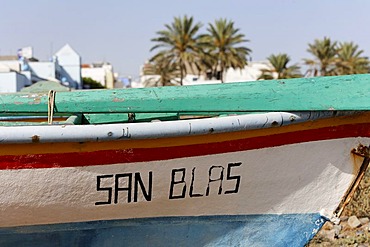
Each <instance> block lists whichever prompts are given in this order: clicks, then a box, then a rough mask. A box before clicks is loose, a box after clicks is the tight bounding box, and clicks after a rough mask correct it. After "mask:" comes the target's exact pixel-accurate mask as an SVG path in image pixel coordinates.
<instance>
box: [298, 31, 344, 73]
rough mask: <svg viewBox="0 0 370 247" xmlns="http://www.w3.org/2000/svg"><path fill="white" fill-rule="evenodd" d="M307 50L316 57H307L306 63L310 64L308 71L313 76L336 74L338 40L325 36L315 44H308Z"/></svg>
mask: <svg viewBox="0 0 370 247" xmlns="http://www.w3.org/2000/svg"><path fill="white" fill-rule="evenodd" d="M307 51H308V52H309V53H311V54H312V55H313V56H314V57H315V58H314V59H305V63H306V64H307V65H309V66H310V68H309V70H308V73H309V74H312V75H313V76H318V75H320V76H326V75H335V74H336V70H335V69H336V66H335V62H336V55H337V51H338V48H337V42H336V41H334V42H333V41H331V40H330V38H327V37H324V39H323V40H319V39H316V40H315V42H314V43H313V44H308V49H307Z"/></svg>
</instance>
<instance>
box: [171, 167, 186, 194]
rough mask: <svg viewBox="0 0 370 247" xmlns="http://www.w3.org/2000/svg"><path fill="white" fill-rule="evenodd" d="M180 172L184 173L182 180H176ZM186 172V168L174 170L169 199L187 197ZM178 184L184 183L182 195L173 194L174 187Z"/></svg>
mask: <svg viewBox="0 0 370 247" xmlns="http://www.w3.org/2000/svg"><path fill="white" fill-rule="evenodd" d="M178 172H181V173H182V177H181V180H179V181H175V180H176V173H178ZM185 172H186V169H185V168H180V169H173V170H172V175H171V186H170V195H169V199H179V198H185V192H186V182H185ZM176 184H183V187H182V193H181V195H173V190H174V187H175V185H176Z"/></svg>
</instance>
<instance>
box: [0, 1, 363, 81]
mask: <svg viewBox="0 0 370 247" xmlns="http://www.w3.org/2000/svg"><path fill="white" fill-rule="evenodd" d="M185 14H186V15H188V16H193V17H194V19H195V21H197V22H201V23H203V28H202V31H205V29H206V27H207V25H208V23H209V22H213V21H214V20H215V19H218V18H227V19H230V20H233V21H234V22H235V26H236V27H238V28H240V30H241V32H242V33H244V34H245V35H246V38H247V39H248V40H250V42H248V43H246V44H245V45H246V46H248V47H249V48H251V49H252V54H251V56H252V60H253V61H260V60H264V59H265V58H266V57H267V56H269V55H271V54H273V53H274V54H275V53H287V54H288V55H290V57H291V58H292V61H293V63H300V62H302V59H303V58H309V57H310V55H309V54H308V53H307V52H306V49H307V44H308V43H311V42H313V41H314V39H317V38H323V37H324V36H327V37H330V38H332V39H335V40H338V41H354V42H355V43H357V44H358V45H359V46H360V48H361V49H363V50H365V55H366V56H370V32H369V31H370V27H369V24H370V1H366V0H351V1H344V0H300V1H299V0H228V1H227V0H186V1H185V0H182V1H180V0H156V1H153V0H146V1H143V0H130V1H128V0H104V1H102V0H101V1H98V0H89V1H87V0H63V1H62V0H32V1H25V0H17V1H14V0H3V1H2V3H1V8H0V55H10V54H14V55H15V54H16V52H17V49H18V48H21V47H25V46H32V47H33V48H34V55H35V57H37V58H39V59H40V60H48V59H49V58H50V56H51V54H53V53H55V52H56V51H57V50H58V49H60V48H61V47H62V46H63V45H64V44H66V43H69V44H70V45H71V46H72V47H73V48H74V49H75V50H76V51H77V52H78V53H79V54H80V55H81V57H82V61H83V62H84V63H91V62H98V61H108V62H111V63H112V64H113V66H114V69H115V71H117V72H119V73H120V74H121V75H123V76H127V75H131V76H133V77H134V78H135V77H137V76H138V75H139V68H140V65H142V64H143V63H144V62H145V61H146V60H147V59H148V58H150V57H151V56H152V55H153V54H154V53H151V52H150V48H151V47H152V46H153V45H154V43H153V42H151V41H150V39H151V38H153V37H155V36H156V34H155V33H156V31H159V30H161V29H164V24H169V23H171V22H172V20H173V18H174V17H175V16H183V15H185Z"/></svg>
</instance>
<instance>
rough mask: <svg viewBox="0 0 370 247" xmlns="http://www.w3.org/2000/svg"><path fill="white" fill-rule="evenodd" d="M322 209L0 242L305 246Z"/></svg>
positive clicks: (83, 226)
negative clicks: (310, 212)
mask: <svg viewBox="0 0 370 247" xmlns="http://www.w3.org/2000/svg"><path fill="white" fill-rule="evenodd" d="M324 222H325V220H324V219H323V218H322V217H321V216H320V215H319V214H285V215H246V216H244V215H243V216H240V215H239V216H201V217H163V218H147V219H135V220H133V219H130V220H112V221H94V222H84V223H68V224H55V225H42V226H26V227H13V228H3V229H0V246H11V247H14V246H30V247H33V246H38V247H40V246H68V247H69V246H99V247H100V246H304V244H305V243H307V241H308V240H310V239H311V238H312V237H313V236H314V234H315V233H316V232H317V231H318V230H319V229H320V228H321V226H322V225H323V224H324Z"/></svg>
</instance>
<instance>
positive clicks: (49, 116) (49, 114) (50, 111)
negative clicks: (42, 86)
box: [48, 90, 56, 124]
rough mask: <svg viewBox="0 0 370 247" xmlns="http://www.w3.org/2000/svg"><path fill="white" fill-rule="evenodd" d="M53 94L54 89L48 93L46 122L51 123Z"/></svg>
mask: <svg viewBox="0 0 370 247" xmlns="http://www.w3.org/2000/svg"><path fill="white" fill-rule="evenodd" d="M55 94H56V92H55V91H54V90H50V91H49V94H48V124H52V123H53V115H54V102H55Z"/></svg>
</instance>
